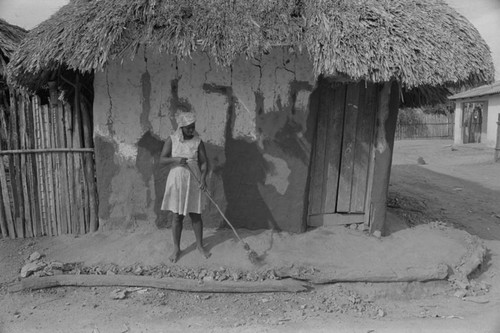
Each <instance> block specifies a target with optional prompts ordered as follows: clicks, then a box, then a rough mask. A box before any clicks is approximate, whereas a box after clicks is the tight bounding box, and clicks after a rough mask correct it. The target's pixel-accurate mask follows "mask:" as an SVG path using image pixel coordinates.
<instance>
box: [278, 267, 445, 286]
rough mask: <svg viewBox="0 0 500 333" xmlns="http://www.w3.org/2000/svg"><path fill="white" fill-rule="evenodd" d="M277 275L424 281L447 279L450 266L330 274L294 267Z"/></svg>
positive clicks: (322, 280)
mask: <svg viewBox="0 0 500 333" xmlns="http://www.w3.org/2000/svg"><path fill="white" fill-rule="evenodd" d="M277 275H278V276H279V277H281V278H294V279H299V280H303V281H307V282H310V283H312V284H330V283H342V282H344V283H345V282H373V283H376V282H424V281H432V280H444V279H446V278H447V277H448V266H447V265H445V264H437V265H431V266H427V267H408V268H406V269H401V270H396V271H395V270H387V271H369V270H361V271H354V270H346V271H336V272H333V273H330V274H328V276H318V275H304V274H302V275H298V274H297V272H295V271H294V270H293V268H292V269H289V270H287V269H281V270H279V271H277Z"/></svg>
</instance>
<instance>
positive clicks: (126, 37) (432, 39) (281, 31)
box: [9, 0, 494, 89]
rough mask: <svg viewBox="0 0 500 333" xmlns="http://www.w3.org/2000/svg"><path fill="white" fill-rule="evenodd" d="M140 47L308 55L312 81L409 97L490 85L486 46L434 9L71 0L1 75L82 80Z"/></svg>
mask: <svg viewBox="0 0 500 333" xmlns="http://www.w3.org/2000/svg"><path fill="white" fill-rule="evenodd" d="M140 45H147V46H150V47H152V48H155V49H158V50H160V51H162V52H166V53H168V54H173V55H176V56H178V57H188V56H189V55H190V54H191V53H193V52H195V51H205V52H208V53H209V54H210V56H211V57H213V59H215V61H217V63H219V64H221V65H224V66H228V65H230V64H231V63H232V62H233V61H234V60H235V58H236V57H238V56H240V55H246V56H248V57H253V56H257V55H260V54H262V53H263V52H266V50H268V49H270V48H272V47H276V46H286V47H287V48H290V47H293V48H294V49H295V50H296V51H306V52H308V53H309V55H310V57H311V59H312V61H313V63H314V70H315V73H316V74H317V75H319V74H325V75H336V74H343V75H348V76H349V77H351V78H352V79H353V80H359V79H366V80H369V81H373V82H383V81H389V80H390V79H394V78H395V79H397V80H399V81H400V82H401V83H402V84H403V86H404V87H406V88H408V89H410V88H414V87H420V86H431V87H435V86H441V85H445V84H455V85H462V84H468V85H476V84H478V83H482V82H489V81H491V80H492V79H493V73H494V72H493V63H492V59H491V54H490V50H489V48H488V46H487V45H486V43H485V42H484V40H483V39H482V38H481V36H480V35H479V33H478V31H477V30H476V29H475V28H474V27H473V26H472V24H471V23H470V22H469V21H467V20H466V19H465V18H464V17H463V16H461V15H460V14H458V13H457V12H456V11H455V10H454V9H452V8H451V7H449V6H448V5H447V4H445V3H444V1H442V0H412V1H409V0H252V1H249V0H231V1H229V0H127V1H118V0H71V2H70V3H69V4H68V5H66V6H64V7H63V8H61V9H60V10H59V11H58V12H57V13H56V14H54V15H53V16H52V17H51V18H50V19H48V20H47V21H45V22H42V23H41V24H40V25H39V26H37V27H36V28H35V29H33V30H32V31H30V33H29V34H28V37H27V38H26V39H25V40H24V41H23V43H22V45H21V48H20V49H19V50H18V51H17V53H16V54H15V56H14V60H13V61H12V62H11V65H10V66H9V68H10V69H9V71H10V73H11V75H12V78H13V80H14V81H16V82H17V83H21V84H25V85H26V84H29V83H30V81H31V82H33V81H32V80H34V79H39V78H40V77H41V76H40V75H41V74H42V73H43V72H44V71H47V70H49V71H50V70H55V69H57V68H58V67H60V66H65V67H67V68H69V69H75V70H79V71H81V72H89V71H93V70H102V69H103V68H104V67H105V66H106V64H107V63H109V62H110V61H111V60H113V59H117V58H120V57H125V56H130V55H133V54H135V52H136V51H137V48H138V47H139V46H140Z"/></svg>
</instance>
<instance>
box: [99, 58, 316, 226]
mask: <svg viewBox="0 0 500 333" xmlns="http://www.w3.org/2000/svg"><path fill="white" fill-rule="evenodd" d="M314 84H315V79H314V77H313V75H312V63H311V62H310V61H309V59H308V57H307V55H302V54H297V53H294V54H290V53H288V52H286V51H284V50H281V49H276V50H275V51H273V52H272V53H270V54H268V55H265V56H263V57H262V58H261V59H248V60H247V59H244V58H241V59H238V60H237V61H236V63H234V64H233V66H232V67H230V68H222V67H220V66H218V65H216V64H215V63H214V62H213V61H212V60H211V59H210V58H209V57H208V55H207V54H205V53H199V54H195V55H193V57H192V59H191V60H189V61H178V60H176V59H175V58H173V57H170V56H165V55H160V54H156V53H153V52H150V51H149V50H144V49H142V50H140V51H139V52H138V54H137V55H136V56H135V58H134V59H133V60H128V61H124V62H123V63H121V62H116V63H112V64H110V65H109V66H108V67H107V68H106V70H105V71H104V72H98V73H96V74H95V80H94V89H95V99H94V133H95V134H94V135H95V137H94V139H95V146H96V159H97V161H96V164H97V181H98V192H99V217H100V224H101V225H102V226H103V227H107V228H114V227H118V228H128V227H132V226H134V225H136V224H137V223H139V222H141V221H142V222H146V223H151V224H153V223H154V222H155V221H156V222H157V223H159V220H163V219H165V218H166V215H165V214H164V213H162V212H161V211H160V209H159V207H160V203H161V200H162V196H163V190H164V184H165V180H166V177H167V175H168V168H166V167H163V166H160V165H159V164H158V156H159V153H160V151H161V149H162V146H163V140H164V139H165V138H166V137H167V136H168V135H170V134H171V133H172V132H173V131H174V130H175V128H176V127H177V126H176V125H177V124H176V121H175V117H174V113H175V111H176V109H177V107H179V106H182V107H184V108H186V109H188V110H189V111H192V112H195V113H196V116H197V123H196V129H197V132H198V133H199V135H200V136H201V138H202V140H204V142H205V145H206V148H207V153H208V156H209V161H210V175H209V188H210V191H211V193H213V196H214V198H215V200H216V201H217V202H218V203H219V204H220V206H221V207H222V208H223V210H224V211H225V212H226V215H227V217H228V219H229V220H230V221H231V222H233V223H234V224H235V225H236V226H237V227H244V228H249V229H260V228H275V229H279V230H288V231H291V232H300V231H302V230H303V228H304V221H303V214H304V205H305V199H306V198H305V195H306V182H307V176H308V165H309V155H310V149H311V138H312V132H313V125H312V124H313V123H314V121H313V120H312V116H311V114H310V113H309V111H308V110H309V104H310V96H311V93H312V92H313V89H314ZM202 215H203V218H204V222H205V225H208V226H218V225H219V224H220V223H221V222H222V218H221V217H220V216H219V214H218V212H217V210H216V209H215V207H214V206H213V205H211V204H207V205H206V206H205V210H204V211H203V214H202ZM162 223H163V222H162Z"/></svg>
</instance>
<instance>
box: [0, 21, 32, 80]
mask: <svg viewBox="0 0 500 333" xmlns="http://www.w3.org/2000/svg"><path fill="white" fill-rule="evenodd" d="M25 35H26V30H24V29H23V28H21V27H18V26H16V25H12V24H9V23H7V22H6V21H4V20H2V19H0V76H2V77H3V76H4V75H5V73H4V71H5V66H6V65H7V63H8V62H9V59H10V57H11V56H12V53H14V51H15V50H16V48H17V46H18V45H19V43H20V42H21V40H22V39H23V38H24V36H25Z"/></svg>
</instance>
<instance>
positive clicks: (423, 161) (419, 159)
mask: <svg viewBox="0 0 500 333" xmlns="http://www.w3.org/2000/svg"><path fill="white" fill-rule="evenodd" d="M417 163H418V164H420V165H425V164H427V163H426V162H425V160H424V158H423V157H422V156H420V157H419V158H418V159H417Z"/></svg>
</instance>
